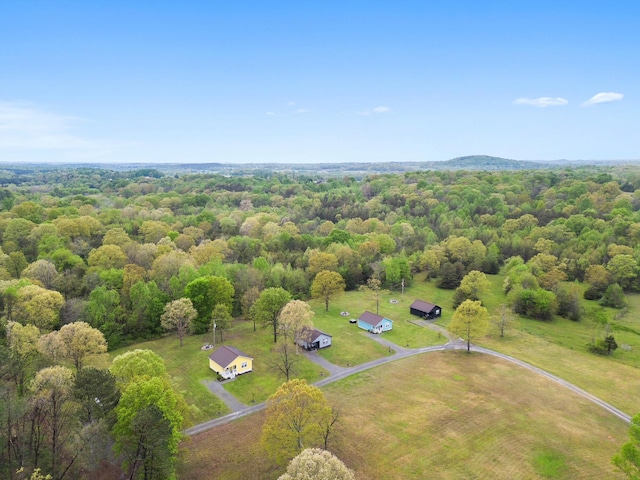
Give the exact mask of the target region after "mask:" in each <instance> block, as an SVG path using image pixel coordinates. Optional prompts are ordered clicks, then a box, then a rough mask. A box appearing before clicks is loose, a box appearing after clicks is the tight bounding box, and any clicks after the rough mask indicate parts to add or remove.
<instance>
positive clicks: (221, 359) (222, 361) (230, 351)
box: [209, 345, 253, 368]
mask: <svg viewBox="0 0 640 480" xmlns="http://www.w3.org/2000/svg"><path fill="white" fill-rule="evenodd" d="M238 357H247V358H250V359H251V360H253V357H250V356H249V355H247V354H246V353H242V352H241V351H240V350H238V349H237V348H235V347H228V346H226V345H222V346H220V347H218V349H217V350H216V351H215V352H213V353H212V354H211V355H209V358H210V359H211V360H213V361H214V362H216V363H217V364H218V365H220V366H221V367H222V368H225V367H227V366H228V365H229V364H230V363H231V362H233V361H234V360H235V359H236V358H238Z"/></svg>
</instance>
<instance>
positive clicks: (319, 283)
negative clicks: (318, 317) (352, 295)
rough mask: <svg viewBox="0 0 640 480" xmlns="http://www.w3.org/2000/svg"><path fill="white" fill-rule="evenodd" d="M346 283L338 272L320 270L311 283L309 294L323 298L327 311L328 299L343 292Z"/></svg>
mask: <svg viewBox="0 0 640 480" xmlns="http://www.w3.org/2000/svg"><path fill="white" fill-rule="evenodd" d="M345 288H346V285H345V283H344V279H343V278H342V275H340V274H339V273H338V272H331V271H329V270H322V271H321V272H320V273H318V274H317V275H316V278H315V279H314V280H313V283H312V284H311V296H312V297H313V298H322V299H323V300H324V306H325V310H326V311H329V301H330V300H331V299H333V298H335V297H337V296H338V295H340V294H342V293H343V292H344V289H345Z"/></svg>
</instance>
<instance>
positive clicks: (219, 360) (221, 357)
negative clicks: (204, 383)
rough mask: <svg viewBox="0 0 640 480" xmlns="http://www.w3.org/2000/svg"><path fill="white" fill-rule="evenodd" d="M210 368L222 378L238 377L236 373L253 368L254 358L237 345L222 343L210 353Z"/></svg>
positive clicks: (245, 371)
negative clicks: (229, 345) (230, 345)
mask: <svg viewBox="0 0 640 480" xmlns="http://www.w3.org/2000/svg"><path fill="white" fill-rule="evenodd" d="M209 368H211V370H213V371H214V372H216V373H217V374H218V375H220V376H221V377H222V378H226V379H229V378H236V375H240V374H242V373H247V372H250V371H251V370H252V369H253V358H251V357H249V356H247V354H245V353H242V352H241V351H240V350H238V349H237V348H235V347H227V346H226V345H222V346H221V347H219V348H218V349H217V350H216V351H215V352H213V353H212V354H211V355H209Z"/></svg>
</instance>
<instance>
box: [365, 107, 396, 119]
mask: <svg viewBox="0 0 640 480" xmlns="http://www.w3.org/2000/svg"><path fill="white" fill-rule="evenodd" d="M390 111H391V109H390V108H389V107H383V106H380V107H375V108H372V109H371V110H360V111H357V112H356V114H357V115H363V116H365V117H366V116H368V115H372V114H375V115H378V114H381V113H389V112H390Z"/></svg>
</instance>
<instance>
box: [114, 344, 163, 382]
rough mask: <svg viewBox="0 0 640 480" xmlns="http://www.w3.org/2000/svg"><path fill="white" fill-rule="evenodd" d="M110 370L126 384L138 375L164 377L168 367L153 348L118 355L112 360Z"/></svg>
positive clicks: (117, 378)
mask: <svg viewBox="0 0 640 480" xmlns="http://www.w3.org/2000/svg"><path fill="white" fill-rule="evenodd" d="M109 371H110V372H111V373H112V374H113V375H114V376H115V377H116V380H117V381H118V384H119V385H123V386H126V385H128V384H129V383H130V382H132V381H133V380H134V379H135V378H136V377H140V376H149V377H162V376H164V375H166V373H167V369H166V367H165V364H164V360H162V357H160V356H159V355H158V354H157V353H154V352H152V351H151V350H142V349H139V348H138V349H136V350H130V351H128V352H125V353H123V354H122V355H118V356H117V357H116V358H114V359H113V361H112V362H111V367H109Z"/></svg>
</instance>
